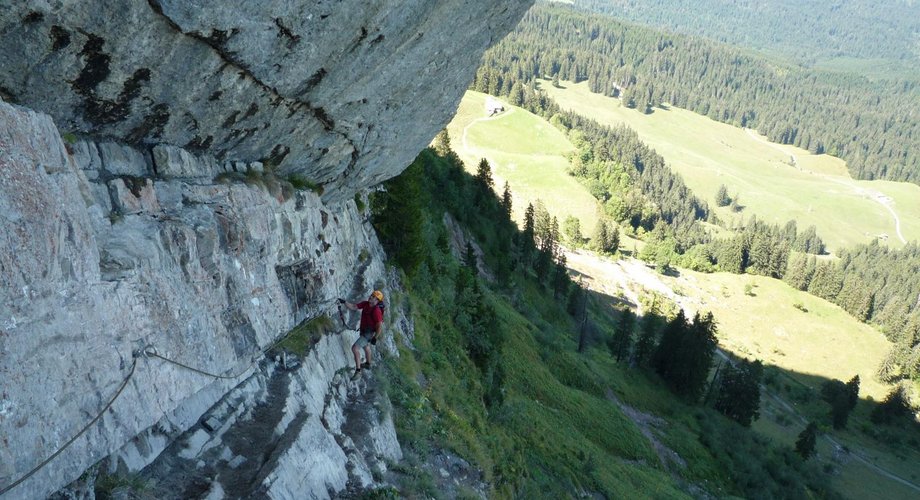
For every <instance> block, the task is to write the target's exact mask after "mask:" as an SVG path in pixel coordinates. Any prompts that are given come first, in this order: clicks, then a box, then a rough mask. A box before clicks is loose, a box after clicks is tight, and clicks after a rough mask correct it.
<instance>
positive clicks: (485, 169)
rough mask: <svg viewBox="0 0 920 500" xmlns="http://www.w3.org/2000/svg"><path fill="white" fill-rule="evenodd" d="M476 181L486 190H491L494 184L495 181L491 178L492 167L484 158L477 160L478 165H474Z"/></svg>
mask: <svg viewBox="0 0 920 500" xmlns="http://www.w3.org/2000/svg"><path fill="white" fill-rule="evenodd" d="M476 181H477V182H478V183H479V185H480V186H482V187H484V188H486V189H488V190H491V189H492V186H493V185H494V184H495V181H493V180H492V167H491V166H490V165H489V161H488V160H486V159H485V158H483V159H481V160H479V165H477V166H476Z"/></svg>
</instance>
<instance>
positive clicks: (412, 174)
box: [371, 160, 426, 275]
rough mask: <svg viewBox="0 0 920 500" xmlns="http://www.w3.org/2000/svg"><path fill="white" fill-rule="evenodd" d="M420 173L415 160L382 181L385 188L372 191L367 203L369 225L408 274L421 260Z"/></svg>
mask: <svg viewBox="0 0 920 500" xmlns="http://www.w3.org/2000/svg"><path fill="white" fill-rule="evenodd" d="M422 175H424V168H423V165H422V163H421V162H420V161H419V160H416V161H414V162H413V163H412V164H411V165H409V167H408V168H407V169H406V170H405V171H403V173H402V174H400V175H398V176H396V177H394V178H392V179H390V180H388V181H387V182H386V183H384V186H385V187H386V190H384V191H382V192H378V193H375V194H374V197H373V200H372V202H371V207H372V219H373V224H374V227H375V228H376V229H377V233H378V234H379V235H380V239H381V242H382V243H383V245H384V247H385V248H386V249H387V251H388V252H389V253H390V255H391V257H392V258H393V259H394V260H395V261H396V263H397V264H399V266H400V267H402V268H403V270H404V271H405V272H406V274H410V275H411V274H413V273H415V272H416V271H417V270H418V268H419V266H420V265H421V264H422V262H423V261H424V260H425V241H424V229H423V226H422V224H423V220H424V214H423V207H424V206H425V203H426V200H425V197H424V196H423V193H422V190H421V176H422Z"/></svg>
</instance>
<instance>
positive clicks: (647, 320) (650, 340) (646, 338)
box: [633, 313, 658, 366]
mask: <svg viewBox="0 0 920 500" xmlns="http://www.w3.org/2000/svg"><path fill="white" fill-rule="evenodd" d="M657 345H658V325H656V324H655V319H654V318H653V317H652V315H651V313H649V314H646V315H645V317H644V318H643V319H642V328H641V329H640V331H639V338H638V339H637V340H636V350H635V352H634V353H633V354H634V356H635V360H636V364H637V365H639V366H648V364H649V362H651V360H652V355H653V354H654V353H655V348H656V347H657Z"/></svg>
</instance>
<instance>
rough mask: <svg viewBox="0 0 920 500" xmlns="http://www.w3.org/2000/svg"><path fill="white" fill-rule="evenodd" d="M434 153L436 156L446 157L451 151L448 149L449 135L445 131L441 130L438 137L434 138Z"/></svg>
mask: <svg viewBox="0 0 920 500" xmlns="http://www.w3.org/2000/svg"><path fill="white" fill-rule="evenodd" d="M434 151H435V152H436V153H437V154H438V156H442V157H445V158H446V157H447V155H449V154H450V153H451V152H452V150H451V148H450V134H448V133H447V129H446V128H444V129H441V131H440V132H438V135H436V136H434Z"/></svg>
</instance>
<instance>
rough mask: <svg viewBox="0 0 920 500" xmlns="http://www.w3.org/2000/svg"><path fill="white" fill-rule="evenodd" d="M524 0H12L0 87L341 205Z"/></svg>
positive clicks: (423, 134) (394, 164)
mask: <svg viewBox="0 0 920 500" xmlns="http://www.w3.org/2000/svg"><path fill="white" fill-rule="evenodd" d="M532 3H533V0H509V1H503V2H465V1H460V0H449V1H438V2H431V1H425V0H401V1H396V0H385V1H376V2H367V1H365V0H344V1H337V2H327V1H320V0H316V1H303V0H302V1H288V0H284V1H281V0H268V1H260V2H250V1H244V0H199V1H194V2H189V1H187V0H148V1H147V2H124V1H119V0H100V1H98V2H92V3H87V2H77V1H63V2H45V1H41V2H35V1H21V0H20V1H14V2H12V5H8V6H5V7H2V8H0V46H3V47H4V55H3V59H4V61H3V64H2V71H0V97H3V98H4V99H5V100H7V101H8V102H14V103H17V104H21V105H25V106H28V107H30V108H32V109H36V110H40V111H43V112H46V113H48V114H50V115H52V116H53V117H54V119H55V120H56V122H57V124H58V126H59V127H60V128H61V129H62V130H64V131H67V132H70V133H75V134H78V135H89V136H92V137H108V138H114V139H118V140H120V141H123V142H127V143H130V144H135V145H137V144H153V143H168V144H173V145H176V146H179V147H182V148H184V149H186V150H189V151H191V152H199V153H201V152H207V153H209V154H211V155H213V156H214V157H215V158H217V159H218V160H221V161H224V160H233V161H244V162H247V163H248V162H253V161H260V162H262V163H264V164H268V165H270V166H272V167H276V168H277V169H278V170H279V171H280V172H281V173H282V174H285V175H287V174H292V173H298V174H301V175H303V176H305V177H306V178H308V179H310V180H311V181H313V182H314V183H317V184H320V185H322V186H324V187H325V188H326V189H325V190H324V192H323V198H324V199H325V200H326V201H341V200H345V199H349V198H351V196H352V195H353V194H354V192H355V191H357V190H360V189H362V188H366V187H368V186H371V185H373V184H376V183H378V182H380V181H381V180H384V179H386V178H389V177H392V176H393V175H395V174H397V173H398V172H400V171H401V170H402V168H404V166H405V165H407V164H408V163H409V162H410V161H411V159H412V158H413V157H414V155H415V154H416V153H417V152H418V151H419V150H421V149H422V148H423V147H424V146H425V145H427V143H428V142H429V141H430V140H431V137H433V135H434V134H435V133H436V132H437V131H438V130H439V129H440V128H441V127H443V126H444V125H445V124H446V123H447V121H448V120H449V118H450V116H451V115H452V113H453V112H454V110H455V109H456V106H457V104H458V103H459V100H460V97H461V95H462V92H463V89H464V88H466V86H467V85H468V84H469V81H470V80H471V78H472V75H473V71H474V70H475V67H476V65H477V63H478V61H479V58H480V57H481V55H482V52H483V51H484V50H485V49H486V48H487V47H488V46H489V45H490V44H491V43H492V42H494V41H497V40H498V39H499V38H500V37H502V36H504V34H505V33H507V31H508V30H510V29H511V27H513V26H514V24H516V23H517V21H518V20H519V19H520V17H521V15H523V12H524V10H525V9H526V8H527V7H528V6H529V5H530V4H532Z"/></svg>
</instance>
